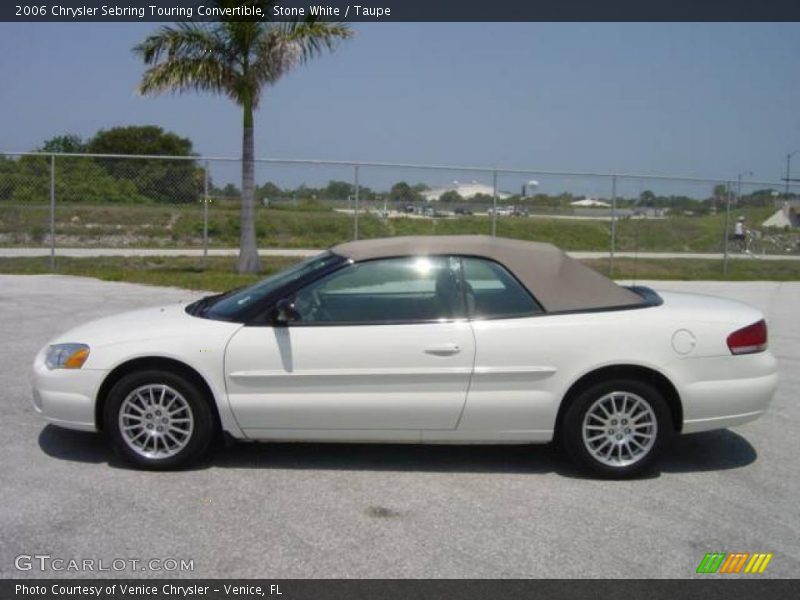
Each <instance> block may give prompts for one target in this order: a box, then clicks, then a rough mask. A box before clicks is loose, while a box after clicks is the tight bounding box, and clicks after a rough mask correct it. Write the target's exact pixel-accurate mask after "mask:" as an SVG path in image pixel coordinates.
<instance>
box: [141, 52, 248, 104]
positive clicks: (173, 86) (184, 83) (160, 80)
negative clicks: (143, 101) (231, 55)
mask: <svg viewBox="0 0 800 600" xmlns="http://www.w3.org/2000/svg"><path fill="white" fill-rule="evenodd" d="M238 79H239V76H238V73H235V72H233V71H231V70H230V69H229V68H227V66H226V65H224V64H222V63H220V62H219V61H217V60H215V59H214V58H213V57H211V56H207V57H201V58H172V59H170V60H167V61H163V62H160V63H158V64H156V65H154V66H152V67H150V68H149V69H147V70H146V71H145V72H144V74H143V75H142V80H141V82H140V83H139V88H138V89H139V92H140V93H141V94H160V93H163V92H179V93H180V92H188V91H210V92H216V93H222V94H225V95H227V96H230V97H231V98H232V99H233V100H236V101H237V102H238V101H239V97H238V94H237V88H238V86H237V80H238Z"/></svg>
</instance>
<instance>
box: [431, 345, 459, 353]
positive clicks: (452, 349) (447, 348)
mask: <svg viewBox="0 0 800 600" xmlns="http://www.w3.org/2000/svg"><path fill="white" fill-rule="evenodd" d="M459 352H461V348H459V346H458V344H441V345H439V346H428V347H427V348H425V354H433V355H434V356H452V355H453V354H458V353H459Z"/></svg>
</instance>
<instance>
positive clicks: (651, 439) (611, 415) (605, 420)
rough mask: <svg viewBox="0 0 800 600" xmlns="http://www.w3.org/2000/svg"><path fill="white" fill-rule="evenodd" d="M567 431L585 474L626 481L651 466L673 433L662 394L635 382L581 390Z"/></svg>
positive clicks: (566, 441)
mask: <svg viewBox="0 0 800 600" xmlns="http://www.w3.org/2000/svg"><path fill="white" fill-rule="evenodd" d="M562 427H563V430H562V436H561V439H562V441H563V444H564V448H565V450H566V452H567V454H568V455H569V456H570V458H572V460H573V461H574V462H575V463H576V464H577V465H578V466H579V467H580V468H581V469H582V470H584V471H586V472H588V473H591V474H593V475H599V476H604V477H620V478H622V477H631V476H634V475H637V474H639V473H641V472H642V471H644V470H646V469H647V468H648V467H650V466H651V465H652V464H653V462H654V461H655V460H656V459H657V458H658V455H659V454H660V453H661V451H662V450H663V448H664V445H665V444H666V443H667V442H668V440H669V439H670V438H671V437H672V432H673V427H672V419H671V417H670V411H669V407H668V406H667V403H666V401H665V400H664V397H663V395H662V394H661V392H659V391H658V390H657V389H656V388H655V387H653V386H652V385H650V384H648V383H645V382H643V381H637V380H633V379H618V380H611V381H607V382H602V383H598V384H595V385H593V386H590V387H588V388H587V389H585V390H583V391H582V392H580V393H579V394H578V396H577V397H576V398H575V400H574V401H573V402H572V403H571V404H570V406H569V407H568V408H567V412H566V413H565V414H564V421H563V424H562Z"/></svg>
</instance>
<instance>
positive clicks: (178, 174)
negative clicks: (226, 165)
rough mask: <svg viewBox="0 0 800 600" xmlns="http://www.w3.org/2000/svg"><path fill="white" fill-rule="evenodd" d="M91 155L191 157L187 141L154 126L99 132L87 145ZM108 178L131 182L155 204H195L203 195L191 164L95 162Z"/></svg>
mask: <svg viewBox="0 0 800 600" xmlns="http://www.w3.org/2000/svg"><path fill="white" fill-rule="evenodd" d="M86 150H87V151H88V152H90V153H92V154H138V155H147V154H152V155H161V156H192V155H193V151H192V142H191V140H190V139H188V138H184V137H181V136H179V135H177V134H175V133H171V132H168V131H164V130H163V129H162V128H161V127H156V126H155V125H143V126H139V125H132V126H128V127H113V128H111V129H106V130H104V129H101V130H100V131H98V132H97V134H96V135H95V136H94V137H93V138H91V139H90V140H89V141H88V142H87V144H86ZM96 160H97V162H98V164H100V165H101V166H102V167H103V168H104V169H105V170H106V171H107V172H108V173H109V174H110V175H112V176H113V177H115V178H117V179H127V180H130V181H132V182H133V184H134V185H135V186H136V189H137V190H138V191H139V193H140V194H142V195H143V196H146V197H148V198H151V199H153V200H156V201H158V202H195V201H197V200H198V199H199V197H200V193H201V192H202V178H201V179H200V184H199V185H198V178H197V177H196V171H197V169H198V167H197V165H196V164H195V162H194V161H193V160H165V159H146V158H141V159H116V158H98V159H96Z"/></svg>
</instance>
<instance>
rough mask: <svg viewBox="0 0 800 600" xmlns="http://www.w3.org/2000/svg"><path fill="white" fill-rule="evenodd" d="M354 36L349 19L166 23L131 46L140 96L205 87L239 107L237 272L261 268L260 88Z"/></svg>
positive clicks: (223, 3)
mask: <svg viewBox="0 0 800 600" xmlns="http://www.w3.org/2000/svg"><path fill="white" fill-rule="evenodd" d="M277 1H278V0H250V1H249V2H243V1H242V0H212V1H211V2H210V3H211V4H215V5H217V6H219V7H222V8H224V7H233V6H240V5H242V4H249V5H251V6H260V7H261V9H262V11H263V14H265V15H271V14H272V6H273V5H274V4H276V3H277ZM351 36H352V30H350V28H349V27H347V25H343V24H339V23H324V22H320V21H317V20H316V19H314V18H313V17H308V18H306V19H305V20H302V21H292V22H284V23H278V22H270V21H248V22H238V21H231V20H224V21H220V22H215V23H193V22H188V23H178V24H176V25H174V26H163V27H161V28H159V29H158V30H157V31H156V32H155V33H154V34H153V35H150V36H149V37H147V38H146V39H145V40H144V41H143V42H142V43H141V44H138V45H137V46H135V47H134V49H133V51H134V53H135V54H136V55H138V56H140V57H141V58H142V59H143V60H144V63H145V65H147V66H148V69H147V70H146V71H145V72H144V75H143V76H142V80H141V82H140V83H139V88H138V89H139V92H140V93H141V94H158V93H162V92H168V91H169V92H189V91H208V92H214V93H217V94H224V95H226V96H228V97H229V98H230V99H231V100H233V101H234V102H235V103H236V104H237V105H239V106H241V107H242V113H243V126H244V131H243V135H242V208H241V238H240V248H239V262H238V270H239V272H240V273H257V272H258V271H259V270H260V261H259V259H258V245H257V242H256V227H255V200H254V194H253V192H254V152H255V151H254V146H253V111H254V110H256V109H257V108H258V105H259V101H260V100H261V95H262V92H263V90H264V88H265V87H267V86H270V85H274V84H275V83H276V82H277V81H278V80H279V79H280V78H281V77H282V76H283V75H285V74H286V73H288V72H289V71H291V70H292V69H293V68H295V67H296V66H298V65H300V64H302V63H304V62H306V61H307V60H309V59H311V58H314V57H316V56H319V55H320V54H322V53H323V52H325V51H326V50H327V51H332V50H333V49H334V48H335V46H336V44H337V42H339V41H340V40H343V39H347V38H349V37H351Z"/></svg>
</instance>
